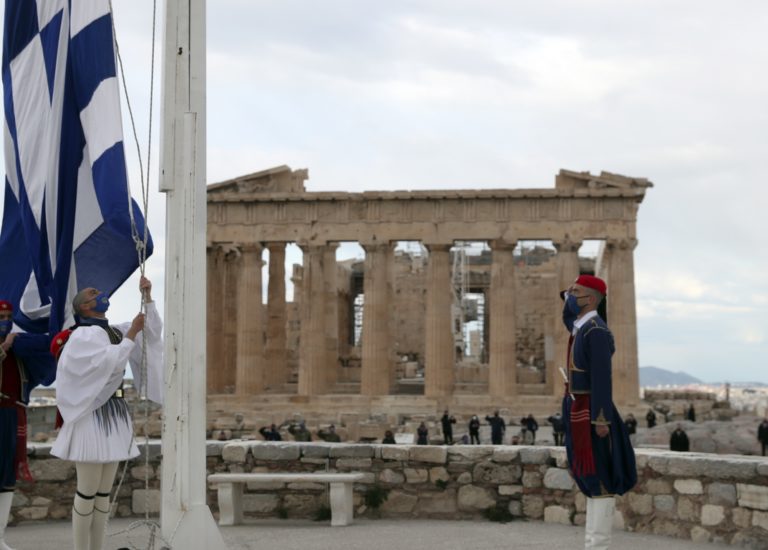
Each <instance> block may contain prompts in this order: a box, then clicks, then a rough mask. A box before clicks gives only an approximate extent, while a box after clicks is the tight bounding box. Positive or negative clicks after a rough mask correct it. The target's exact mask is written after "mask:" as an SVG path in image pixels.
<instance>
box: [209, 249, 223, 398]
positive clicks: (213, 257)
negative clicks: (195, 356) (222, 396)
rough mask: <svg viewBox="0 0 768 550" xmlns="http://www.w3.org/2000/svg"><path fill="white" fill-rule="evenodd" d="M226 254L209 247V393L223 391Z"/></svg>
mask: <svg viewBox="0 0 768 550" xmlns="http://www.w3.org/2000/svg"><path fill="white" fill-rule="evenodd" d="M223 267H224V256H223V254H222V251H221V247H220V246H219V245H217V244H215V243H214V244H212V245H211V246H209V247H208V249H207V279H208V280H207V305H208V307H207V308H206V311H207V320H206V325H207V328H206V340H207V342H206V347H207V350H208V351H207V354H206V363H207V368H206V380H207V381H208V382H207V390H208V393H222V392H223V391H224V383H223V380H222V379H221V377H222V374H223V369H222V368H221V366H222V365H221V362H222V356H223V349H224V346H223V343H224V330H223V329H224V272H223V271H224V270H223Z"/></svg>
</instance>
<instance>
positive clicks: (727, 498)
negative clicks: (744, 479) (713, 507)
mask: <svg viewBox="0 0 768 550" xmlns="http://www.w3.org/2000/svg"><path fill="white" fill-rule="evenodd" d="M707 497H708V499H709V504H724V505H726V506H728V507H731V506H736V486H735V485H733V484H731V483H710V484H709V487H707Z"/></svg>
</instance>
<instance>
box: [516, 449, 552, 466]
mask: <svg viewBox="0 0 768 550" xmlns="http://www.w3.org/2000/svg"><path fill="white" fill-rule="evenodd" d="M548 460H549V449H547V448H546V447H521V448H520V462H522V463H523V464H546V463H547V461H548Z"/></svg>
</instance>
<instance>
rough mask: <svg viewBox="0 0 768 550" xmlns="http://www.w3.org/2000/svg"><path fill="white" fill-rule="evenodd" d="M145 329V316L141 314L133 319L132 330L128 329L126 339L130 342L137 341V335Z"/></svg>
mask: <svg viewBox="0 0 768 550" xmlns="http://www.w3.org/2000/svg"><path fill="white" fill-rule="evenodd" d="M143 329H144V314H143V313H139V314H138V315H136V317H134V318H133V321H132V322H131V328H129V329H128V332H127V333H126V334H125V337H126V338H128V339H130V340H134V341H135V340H136V335H137V334H138V333H139V332H141V331H142V330H143Z"/></svg>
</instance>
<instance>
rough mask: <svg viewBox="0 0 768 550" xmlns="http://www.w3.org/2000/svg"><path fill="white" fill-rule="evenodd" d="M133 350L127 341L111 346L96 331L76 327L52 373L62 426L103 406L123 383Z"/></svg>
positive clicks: (106, 338)
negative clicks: (54, 372) (63, 423)
mask: <svg viewBox="0 0 768 550" xmlns="http://www.w3.org/2000/svg"><path fill="white" fill-rule="evenodd" d="M134 347H135V344H134V343H133V342H132V341H130V340H128V339H127V338H124V339H123V341H122V342H121V343H120V344H118V345H113V344H112V343H110V341H109V337H108V336H107V333H106V331H104V329H102V328H100V327H93V326H91V327H79V328H77V329H76V330H75V331H74V332H73V333H72V336H70V338H69V341H68V342H67V343H66V344H65V345H64V349H63V350H62V352H61V356H60V357H59V362H58V366H57V371H56V402H57V405H58V407H59V411H60V412H61V416H62V418H63V419H64V422H75V421H76V420H78V419H80V418H82V417H83V416H85V415H86V414H88V413H90V412H92V411H94V410H96V409H97V408H98V407H100V406H101V405H103V404H104V403H106V402H107V400H108V399H109V397H110V396H111V395H112V394H113V393H114V392H115V390H116V389H117V388H119V387H120V384H121V383H122V381H123V372H124V370H125V363H126V361H127V360H128V356H129V355H130V354H131V351H132V350H133V348H134Z"/></svg>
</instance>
